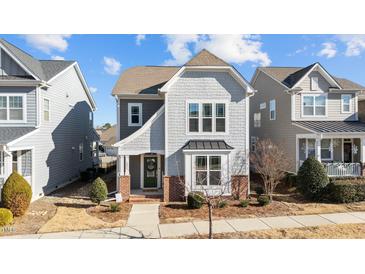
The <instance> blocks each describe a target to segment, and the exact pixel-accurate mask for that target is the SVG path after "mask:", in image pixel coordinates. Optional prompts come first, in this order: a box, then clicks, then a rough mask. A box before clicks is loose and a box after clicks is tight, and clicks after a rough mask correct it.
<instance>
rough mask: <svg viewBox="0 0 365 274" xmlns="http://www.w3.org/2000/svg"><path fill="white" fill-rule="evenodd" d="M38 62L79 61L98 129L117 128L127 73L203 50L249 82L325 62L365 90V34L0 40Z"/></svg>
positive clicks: (179, 61)
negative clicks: (281, 69)
mask: <svg viewBox="0 0 365 274" xmlns="http://www.w3.org/2000/svg"><path fill="white" fill-rule="evenodd" d="M1 37H2V38H5V39H6V40H8V41H9V42H11V43H13V44H15V45H16V46H18V47H20V48H21V49H23V50H25V51H26V52H28V53H30V54H31V55H33V56H34V57H36V58H38V59H52V58H53V59H57V58H64V59H66V60H76V61H78V63H79V64H80V67H81V70H82V72H83V74H84V76H85V78H86V80H87V83H88V85H89V86H90V87H91V90H92V91H93V96H94V98H95V101H96V103H97V107H98V110H97V111H96V113H95V125H100V124H103V123H106V122H110V123H115V122H116V114H115V101H114V99H113V98H112V97H111V90H112V88H113V86H114V84H115V82H116V81H117V79H118V77H119V75H120V73H122V72H123V70H125V69H127V68H129V67H131V66H138V65H181V64H183V63H184V62H186V61H187V60H188V59H190V58H191V57H192V55H194V54H195V53H197V52H198V51H199V50H200V49H202V48H207V49H208V50H210V51H212V52H213V53H215V54H217V55H218V56H219V57H221V58H223V59H225V60H226V61H228V62H230V63H231V64H233V65H234V66H235V67H236V68H237V69H238V70H239V71H240V72H241V74H242V75H243V76H244V77H245V78H246V79H247V80H250V79H251V77H252V75H253V73H254V71H255V69H256V67H257V66H262V65H264V66H267V65H270V66H307V65H309V64H311V63H314V62H320V63H321V64H322V65H323V66H324V67H325V68H326V69H327V71H329V72H330V73H331V74H333V75H335V76H339V77H344V78H348V79H350V80H352V81H354V82H357V83H359V84H362V85H364V86H365V75H364V72H365V60H364V58H363V55H365V35H104V34H103V35H1Z"/></svg>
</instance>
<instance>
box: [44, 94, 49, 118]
mask: <svg viewBox="0 0 365 274" xmlns="http://www.w3.org/2000/svg"><path fill="white" fill-rule="evenodd" d="M49 111H50V104H49V99H47V98H43V119H44V121H49Z"/></svg>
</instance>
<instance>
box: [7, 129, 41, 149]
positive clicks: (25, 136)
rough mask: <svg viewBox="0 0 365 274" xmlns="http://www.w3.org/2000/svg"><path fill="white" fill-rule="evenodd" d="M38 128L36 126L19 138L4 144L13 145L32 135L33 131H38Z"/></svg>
mask: <svg viewBox="0 0 365 274" xmlns="http://www.w3.org/2000/svg"><path fill="white" fill-rule="evenodd" d="M39 130H40V129H39V128H36V129H35V130H33V131H31V132H28V133H27V134H24V135H23V136H20V137H19V138H17V139H15V140H13V141H11V142H9V143H7V144H6V145H7V146H8V147H10V146H13V145H14V144H16V143H18V142H20V141H21V140H24V139H25V138H28V137H29V136H31V135H33V134H34V133H36V132H38V131H39Z"/></svg>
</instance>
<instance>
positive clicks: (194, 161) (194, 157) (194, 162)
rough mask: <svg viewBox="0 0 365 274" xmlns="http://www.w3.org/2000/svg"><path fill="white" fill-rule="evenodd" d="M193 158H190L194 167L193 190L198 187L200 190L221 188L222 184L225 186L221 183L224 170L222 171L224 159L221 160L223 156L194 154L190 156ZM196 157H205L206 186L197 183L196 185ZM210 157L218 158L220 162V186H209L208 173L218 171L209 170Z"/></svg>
mask: <svg viewBox="0 0 365 274" xmlns="http://www.w3.org/2000/svg"><path fill="white" fill-rule="evenodd" d="M192 156H193V157H192V164H193V166H194V168H193V172H192V181H193V186H194V188H198V187H200V188H204V187H207V188H218V187H222V183H223V185H224V184H225V182H222V179H224V178H223V176H224V170H223V163H224V159H223V157H222V156H223V155H222V154H194V155H192ZM196 157H207V169H206V172H207V184H206V185H200V184H199V185H198V184H197V183H196V172H197V170H196ZM210 157H219V158H220V161H221V169H220V170H219V171H220V173H221V179H220V180H221V184H219V185H211V184H210V176H209V175H210V171H218V170H210V161H209V158H210Z"/></svg>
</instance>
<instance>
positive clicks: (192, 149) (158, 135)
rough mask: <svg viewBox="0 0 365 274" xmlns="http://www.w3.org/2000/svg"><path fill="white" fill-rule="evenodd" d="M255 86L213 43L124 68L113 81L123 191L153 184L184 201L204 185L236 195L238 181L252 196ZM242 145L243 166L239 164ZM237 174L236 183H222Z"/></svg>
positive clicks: (151, 187)
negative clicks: (179, 59) (178, 62)
mask: <svg viewBox="0 0 365 274" xmlns="http://www.w3.org/2000/svg"><path fill="white" fill-rule="evenodd" d="M253 94H254V90H253V89H252V88H251V86H250V84H249V83H248V82H247V81H246V80H245V79H244V78H243V77H242V75H241V74H240V73H239V72H238V71H237V70H236V69H235V68H234V67H233V66H231V65H230V64H228V63H227V62H225V61H224V60H222V59H220V58H218V57H217V56H215V55H213V54H212V53H210V52H209V51H207V50H202V51H201V52H200V53H198V54H197V55H196V56H194V57H193V58H192V59H191V60H190V61H189V62H187V63H186V64H184V65H183V66H181V67H169V66H140V67H133V68H129V69H127V70H126V71H124V72H123V73H122V75H121V76H120V78H119V80H118V82H117V83H116V85H115V87H114V89H113V95H114V96H115V98H116V101H117V121H118V124H117V143H116V144H115V146H116V147H118V172H117V181H118V187H119V190H120V192H121V194H122V197H123V199H128V198H130V196H131V195H138V193H141V192H146V193H147V194H149V195H151V193H152V192H153V191H154V192H156V193H162V196H163V200H164V201H165V202H169V201H181V200H183V199H184V198H185V196H186V194H187V192H186V191H187V189H189V190H201V188H202V187H203V188H205V189H208V190H209V191H210V190H212V191H221V190H223V191H224V194H227V195H231V194H234V195H236V194H237V193H236V190H237V186H242V187H239V191H240V194H239V195H241V194H242V195H243V196H246V195H247V192H248V191H249V186H248V181H249V180H248V175H249V161H248V153H249V133H248V130H249V97H250V96H251V95H253ZM238 153H240V154H241V156H242V157H241V159H240V161H241V163H240V164H242V165H243V166H244V167H243V168H242V170H240V171H239V172H238V171H237V172H236V171H235V170H234V168H235V165H234V163H235V161H236V159H237V154H238ZM233 176H234V177H233ZM231 179H232V185H230V186H229V187H227V186H226V185H227V184H225V185H223V184H221V182H224V181H231ZM182 181H184V182H185V185H183V184H182ZM198 181H202V182H203V184H199V182H198ZM222 188H225V189H222ZM132 198H134V197H132Z"/></svg>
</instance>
